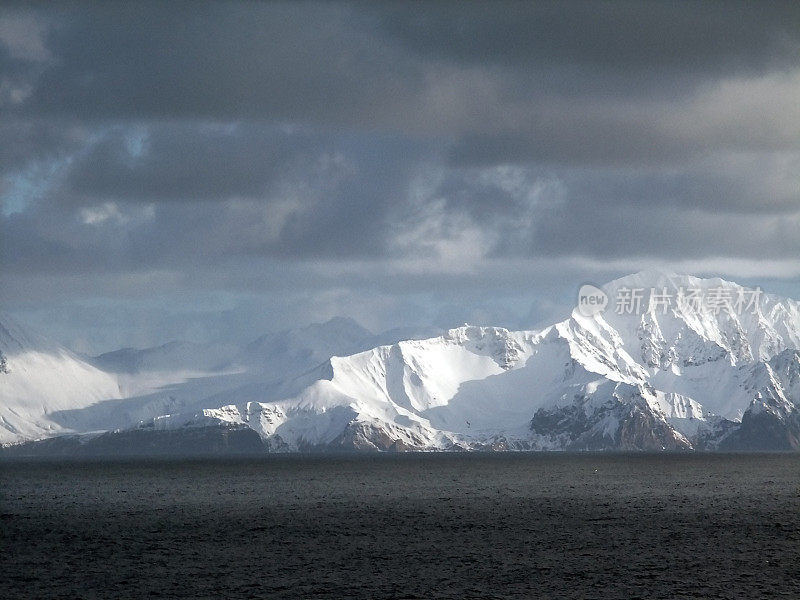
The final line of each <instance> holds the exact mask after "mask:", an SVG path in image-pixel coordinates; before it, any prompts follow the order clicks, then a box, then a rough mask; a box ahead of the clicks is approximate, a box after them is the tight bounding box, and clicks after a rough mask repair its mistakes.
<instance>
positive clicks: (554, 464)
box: [0, 454, 800, 599]
mask: <svg viewBox="0 0 800 600" xmlns="http://www.w3.org/2000/svg"><path fill="white" fill-rule="evenodd" d="M146 597H149V598H153V597H155V598H336V599H340V598H548V599H549V598H603V599H609V598H626V599H627V598H643V599H653V598H669V599H676V598H747V599H753V598H777V597H786V598H800V456H796V455H703V454H686V455H619V454H613V455H608V454H582V455H566V454H424V455H419V454H416V455H393V456H385V455H381V456H329V457H307V456H306V457H301V456H278V457H265V458H253V459H248V458H241V459H207V460H205V459H191V460H188V459H187V460H127V461H113V462H110V461H102V460H87V461H81V462H75V461H57V462H56V461H51V462H46V461H14V462H10V461H5V462H0V598H14V599H17V598H19V599H22V598H126V599H130V598H146Z"/></svg>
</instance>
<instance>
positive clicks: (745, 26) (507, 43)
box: [382, 1, 800, 77]
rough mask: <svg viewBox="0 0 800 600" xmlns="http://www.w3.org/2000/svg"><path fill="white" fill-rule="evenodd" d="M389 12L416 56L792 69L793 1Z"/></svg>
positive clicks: (612, 66)
mask: <svg viewBox="0 0 800 600" xmlns="http://www.w3.org/2000/svg"><path fill="white" fill-rule="evenodd" d="M415 8H416V7H411V8H409V7H408V6H400V7H395V8H394V9H389V10H387V11H385V13H384V14H383V16H382V24H383V27H384V29H385V30H386V31H388V32H390V33H391V34H392V35H394V36H395V37H396V38H397V39H399V40H402V41H403V42H404V43H405V44H406V45H407V47H408V48H409V49H410V50H412V51H414V52H416V53H419V54H422V55H428V56H434V57H440V58H445V59H451V60H457V61H463V62H468V63H473V64H486V63H496V64H501V65H507V66H517V65H527V66H530V65H547V66H548V67H549V66H552V65H556V66H561V67H570V66H572V67H575V66H578V67H584V66H585V67H591V68H593V69H606V70H613V71H628V72H629V71H630V70H631V69H634V70H635V71H636V72H635V76H637V77H638V76H640V75H641V72H643V71H650V72H652V71H658V70H671V69H674V70H678V71H680V73H681V75H682V76H684V77H686V76H690V75H692V74H694V73H698V72H700V73H709V72H712V73H719V72H724V71H731V70H735V71H738V70H750V71H760V70H763V69H766V68H774V67H793V66H795V63H794V62H792V58H793V57H796V52H797V51H798V41H800V7H799V6H798V5H797V3H796V2H791V1H789V2H761V3H754V2H736V1H730V2H725V3H721V2H706V3H700V2H696V3H691V4H687V3H685V2H647V1H644V2H642V1H635V2H633V1H629V2H620V1H615V2H602V1H598V2H563V1H545V2H483V3H481V2H465V3H460V4H459V6H458V7H455V6H453V5H449V4H445V3H439V4H435V5H428V6H427V7H426V8H425V9H424V10H415Z"/></svg>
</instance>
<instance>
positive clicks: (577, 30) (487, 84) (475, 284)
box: [0, 2, 800, 353]
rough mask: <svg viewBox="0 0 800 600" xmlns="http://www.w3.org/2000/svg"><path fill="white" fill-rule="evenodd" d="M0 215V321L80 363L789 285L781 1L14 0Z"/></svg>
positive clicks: (796, 65) (791, 126)
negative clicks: (349, 325)
mask: <svg viewBox="0 0 800 600" xmlns="http://www.w3.org/2000/svg"><path fill="white" fill-rule="evenodd" d="M0 201H1V202H2V207H1V210H0V278H1V279H0V306H2V307H3V309H4V310H6V311H7V312H8V313H11V314H12V315H14V316H17V317H18V319H19V320H22V321H24V322H27V323H29V324H32V325H34V326H35V327H37V328H38V329H40V330H41V331H43V332H44V333H47V334H50V335H52V336H53V337H55V338H57V339H58V340H60V341H62V342H63V343H65V344H67V345H69V346H71V347H72V348H74V349H77V350H80V351H85V352H93V353H96V352H101V351H106V350H110V349H113V348H116V347H120V346H126V345H134V346H140V347H143V346H148V345H152V344H157V343H163V342H166V341H168V340H170V339H175V338H182V339H191V340H197V341H206V340H212V339H228V340H237V339H242V340H243V339H248V338H252V337H255V336H256V335H258V334H260V333H263V332H265V331H268V330H273V329H280V328H284V327H287V326H290V325H293V324H303V323H309V322H314V321H322V320H326V319H328V318H330V317H333V316H337V315H341V316H350V317H353V318H355V319H356V320H358V321H359V322H360V323H362V324H363V325H365V326H366V327H368V328H370V329H372V330H374V331H378V330H383V329H388V328H391V327H396V326H410V325H437V326H448V325H455V324H460V323H463V322H465V321H467V322H470V323H479V324H498V325H505V326H510V327H526V326H527V327H532V326H535V325H537V324H541V323H543V322H545V321H547V320H548V319H552V318H560V316H561V313H562V312H563V310H564V309H563V306H564V305H565V304H566V303H568V302H570V301H571V300H572V295H573V294H574V293H575V292H576V291H577V288H578V286H579V285H580V284H581V283H584V282H587V281H590V282H596V283H603V282H605V281H607V280H609V279H612V278H614V277H616V276H619V275H623V274H626V273H628V272H633V271H638V270H641V269H644V268H664V269H669V270H675V271H679V272H687V273H693V274H700V275H702V274H714V275H721V276H724V277H726V278H728V279H733V280H735V281H739V282H741V283H747V284H751V285H761V286H762V287H763V288H765V289H767V290H769V291H775V292H778V293H782V294H786V295H791V296H794V297H796V298H800V3H797V2H788V3H767V2H748V3H742V4H736V3H734V2H714V3H707V4H703V3H689V2H678V3H674V4H670V3H667V2H659V3H646V2H634V3H608V4H605V3H601V2H585V3H575V4H569V3H566V2H557V3H511V4H500V3H497V2H492V3H474V4H469V3H467V4H465V3H455V2H454V3H434V4H419V3H414V4H378V5H374V4H372V3H356V4H349V3H347V4H338V3H329V2H326V3H323V4H306V3H296V2H293V3H290V4H281V3H260V4H233V3H223V2H214V3H208V4H200V3H188V4H180V3H177V2H161V3H156V4H145V3H130V2H125V3H120V4H114V3H102V4H100V3H98V4H64V5H59V6H54V5H53V6H51V5H47V4H37V5H35V8H33V9H31V8H29V7H27V6H25V5H24V4H18V5H17V4H10V5H9V4H7V3H6V4H4V5H3V6H2V7H0Z"/></svg>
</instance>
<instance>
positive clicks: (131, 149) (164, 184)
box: [63, 124, 326, 202]
mask: <svg viewBox="0 0 800 600" xmlns="http://www.w3.org/2000/svg"><path fill="white" fill-rule="evenodd" d="M325 150H326V149H325V146H324V141H322V140H313V139H310V138H308V137H306V136H302V135H290V134H288V133H286V132H285V131H281V130H280V129H278V128H265V127H255V128H253V127H237V126H232V127H213V126H204V127H197V126H186V125H174V124H172V125H170V124H159V125H156V126H153V127H149V128H139V129H136V128H134V129H127V130H124V129H119V130H116V131H113V132H111V133H110V134H108V135H107V136H106V137H105V138H104V139H102V140H101V141H100V142H99V143H97V144H96V145H94V146H93V147H92V148H91V149H90V150H89V151H88V152H86V153H85V154H83V155H82V156H81V157H80V158H79V159H78V160H77V161H76V162H75V164H74V165H73V166H72V167H71V168H70V170H69V174H68V176H67V178H66V181H65V182H64V188H63V189H64V191H65V192H67V193H72V194H75V195H76V196H78V198H79V199H80V200H81V201H83V202H86V200H87V199H88V200H91V199H95V200H97V199H107V200H127V201H130V200H133V201H143V202H158V201H162V200H166V201H170V200H208V199H217V200H227V199H229V198H231V197H233V196H244V197H247V196H250V197H252V196H256V197H263V196H265V195H267V194H268V193H269V191H270V186H271V185H272V184H273V182H274V181H275V180H276V179H277V178H279V177H280V176H284V175H286V174H287V172H288V171H290V170H298V169H301V168H306V169H308V167H309V165H310V164H311V163H313V161H314V157H315V156H316V155H318V154H322V153H324V152H325ZM309 170H310V169H309Z"/></svg>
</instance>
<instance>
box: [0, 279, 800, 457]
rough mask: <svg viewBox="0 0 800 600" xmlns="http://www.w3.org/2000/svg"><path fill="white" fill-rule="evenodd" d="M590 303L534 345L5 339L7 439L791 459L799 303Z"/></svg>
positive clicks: (487, 336) (666, 297)
mask: <svg viewBox="0 0 800 600" xmlns="http://www.w3.org/2000/svg"><path fill="white" fill-rule="evenodd" d="M597 293H598V294H600V295H604V296H605V300H604V302H603V303H600V304H598V305H595V306H602V305H604V306H605V309H604V310H603V309H595V308H592V309H591V310H588V311H587V310H583V308H582V307H579V309H576V310H575V311H574V312H573V314H572V316H571V317H570V318H569V319H567V320H565V321H563V322H561V323H557V324H555V325H552V326H550V327H546V328H544V329H542V330H538V331H516V332H515V331H508V330H506V329H503V328H498V327H472V326H468V325H465V326H464V327H459V328H457V329H452V330H449V331H446V332H442V333H441V335H438V336H434V337H428V338H426V339H403V340H401V341H397V340H396V339H393V335H392V334H391V333H390V334H386V335H383V336H373V335H372V334H370V333H369V332H368V331H366V330H364V329H363V328H361V327H360V326H359V325H358V324H357V323H355V322H354V321H350V320H347V319H334V320H331V321H329V322H327V323H324V324H320V325H313V326H310V327H305V328H301V329H293V330H286V331H283V332H278V333H275V334H268V335H265V336H262V337H260V338H258V339H257V340H255V341H254V342H253V343H251V344H249V345H247V346H245V347H243V348H242V349H241V350H233V351H232V350H231V349H226V350H225V351H224V352H223V351H221V349H219V348H203V347H198V346H191V345H186V344H168V345H165V346H162V347H159V348H155V349H150V350H145V351H134V350H122V351H119V352H116V353H111V354H107V355H103V356H101V357H97V358H96V359H93V361H92V364H91V365H90V364H88V363H86V362H85V361H82V359H80V358H79V357H76V356H74V355H72V354H70V353H68V352H67V351H65V350H63V349H59V348H57V347H54V346H47V347H45V346H46V345H44V346H43V345H42V344H38V347H36V346H37V345H36V344H29V345H26V341H25V340H27V339H28V338H27V337H26V336H25V335H23V334H21V333H18V334H17V335H13V334H11V333H8V334H6V335H5V337H4V338H3V339H2V340H0V342H2V345H0V350H2V351H3V352H4V353H6V354H7V356H8V367H9V370H10V371H11V373H10V374H0V377H2V378H8V380H9V381H10V382H11V383H12V384H13V385H10V386H6V387H0V392H1V393H3V394H4V396H5V397H7V398H8V400H9V402H8V403H4V404H3V408H2V409H0V410H2V411H3V412H2V413H0V417H2V418H3V421H2V422H1V423H2V424H3V426H4V428H5V429H4V430H3V431H2V433H3V436H4V437H3V438H2V439H3V441H23V440H26V439H34V438H38V437H45V436H52V435H58V434H63V433H84V432H89V431H98V430H100V431H102V430H109V429H126V430H129V433H126V434H125V436H124V438H123V437H118V438H114V436H113V435H111V436H105V437H103V441H102V444H103V446H102V448H103V450H104V451H108V452H112V453H113V447H114V446H113V445H114V443H115V442H114V441H113V440H114V439H119V440H120V442H119V444H121V446H120V448H123V447H124V448H125V452H129V449H130V448H132V447H136V444H137V442H136V441H135V440H136V436H137V435H140V436H142V437H141V440H142V442H141V447H142V448H143V449H144V448H146V447H148V442H147V441H146V439H151V438H152V436H153V435H156V434H155V432H161V433H160V435H162V436H164V437H159V439H162V440H163V439H167V438H168V437H169V436H172V437H173V439H174V440H176V441H175V442H174V443H175V444H178V445H179V444H180V442H179V441H178V440H179V439H181V438H184V439H187V440H190V439H191V440H196V439H200V438H198V436H197V434H194V433H190V432H191V431H192V430H198V429H204V428H213V429H211V430H212V431H217V432H218V431H220V428H222V430H230V431H245V430H246V431H248V432H249V431H252V432H255V433H256V434H257V436H258V437H259V439H260V440H261V444H262V445H263V447H264V448H265V449H267V450H272V451H308V450H337V451H341V450H348V449H349V450H359V451H378V450H380V451H385V450H409V449H410V450H415V449H416V450H422V449H426V450H427V449H440V450H441V449H532V450H537V449H539V450H650V451H652V450H691V449H701V450H715V449H720V450H738V449H742V450H794V449H797V448H798V447H800V418H798V413H797V407H798V406H799V405H800V350H798V349H800V305H798V303H797V302H795V301H793V300H789V299H783V298H778V297H774V296H769V295H766V294H762V293H761V292H760V290H751V289H748V288H743V287H741V286H738V285H736V284H734V283H730V282H726V281H723V280H721V279H697V278H694V277H689V276H678V275H671V274H662V273H639V274H636V275H631V276H628V277H625V278H622V279H620V280H616V281H613V282H611V283H609V284H607V285H606V286H604V287H603V288H602V289H598V290H597ZM394 335H399V333H398V332H394ZM404 337H405V336H404ZM419 337H424V336H419ZM376 343H381V344H382V345H376ZM28 346H30V347H28ZM37 368H38V369H40V370H36V369H37ZM67 373H69V376H70V377H71V378H72V379H70V381H72V382H73V384H74V386H77V387H75V388H74V389H75V390H79V389H80V382H81V381H82V379H81V377H85V379H86V390H87V393H86V394H84V395H83V396H81V398H80V400H79V401H78V400H76V399H75V397H74V396H72V395H69V394H66V395H65V394H62V395H59V394H61V390H60V389H59V385H58V384H57V382H58V381H59V379H60V378H62V377H64V378H67ZM32 380H36V381H38V382H39V383H38V384H37V385H38V386H39V387H38V388H36V389H37V392H38V394H39V395H38V396H37V400H34V399H33V397H32V396H31V395H30V391H31V389H33V388H31V387H26V385H29V386H30V385H32V384H30V382H31V381H32ZM48 381H49V382H51V387H49V388H48V387H46V386H45V387H42V385H43V384H42V383H41V382H48ZM2 383H3V381H2V380H0V386H2ZM103 385H106V386H110V387H109V388H108V389H106V388H103ZM67 389H73V388H70V387H68V388H67ZM88 392H92V393H88ZM26 394H28V395H26ZM38 398H43V399H44V401H41V400H39V399H38ZM7 406H12V407H14V411H10V410H7V409H6V407H7ZM136 432H139V433H138V434H137V433H136ZM148 436H149V437H148ZM186 436H188V437H186ZM98 439H99V438H98ZM210 439H215V438H214V436H213V435H212V436H210V437H209V440H210ZM109 440H111V441H109ZM123 440H124V441H123ZM84 441H86V443H88V444H89V446H88V447H89V448H92V447H98V448H99V447H100V446H99V444H100V442H97V441H94V440H91V441H87V440H84ZM187 443H191V444H196V441H191V442H187ZM209 443H211V442H209ZM214 447H215V448H221V447H224V445H222V446H220V445H219V444H217V445H216V446H214ZM82 451H87V450H86V449H85V448H84V449H83V450H82Z"/></svg>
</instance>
